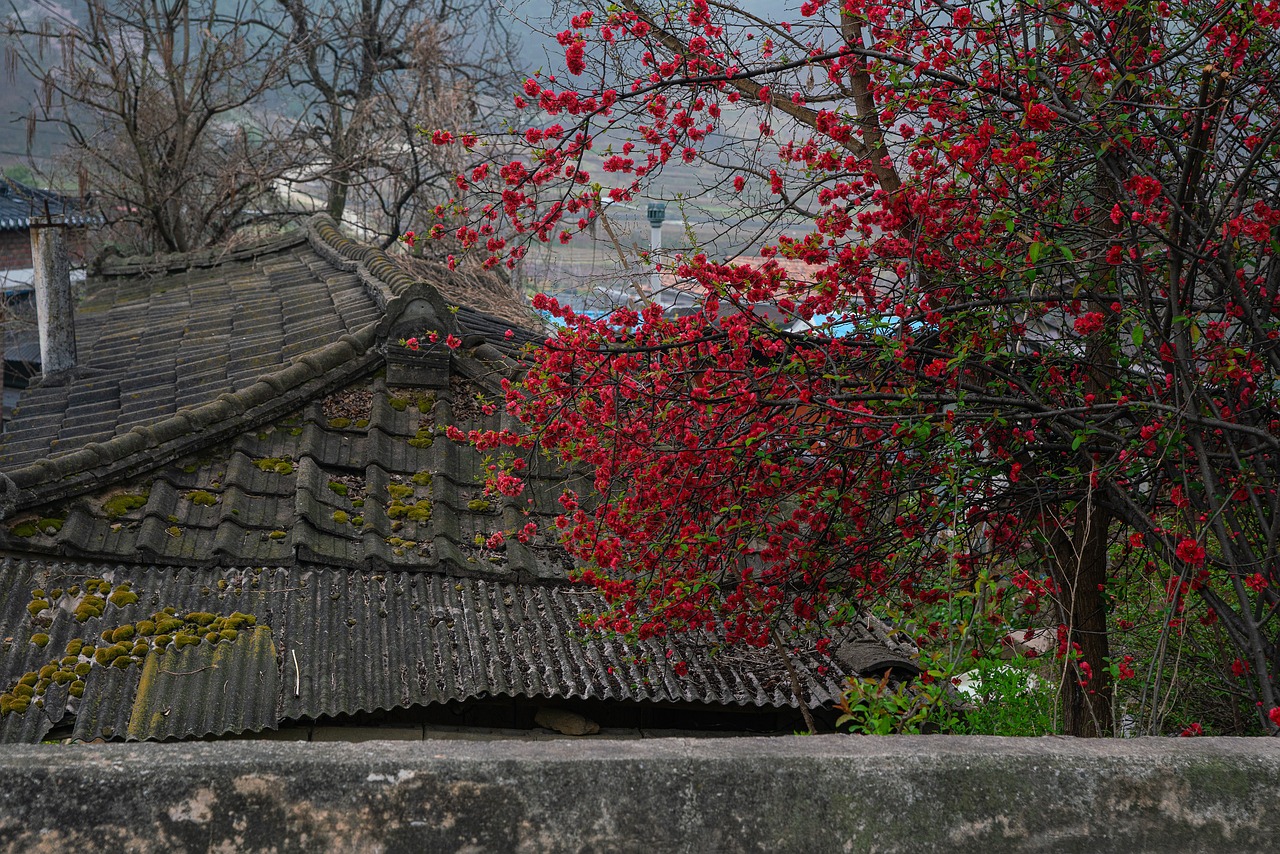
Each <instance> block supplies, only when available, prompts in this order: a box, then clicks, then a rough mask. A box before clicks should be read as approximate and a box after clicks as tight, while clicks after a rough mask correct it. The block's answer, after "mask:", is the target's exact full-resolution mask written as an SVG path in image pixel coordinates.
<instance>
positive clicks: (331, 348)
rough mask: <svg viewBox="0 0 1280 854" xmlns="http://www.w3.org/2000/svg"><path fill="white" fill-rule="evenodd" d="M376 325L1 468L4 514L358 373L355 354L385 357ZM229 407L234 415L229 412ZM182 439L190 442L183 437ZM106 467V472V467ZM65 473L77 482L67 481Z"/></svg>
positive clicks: (176, 451) (74, 490)
mask: <svg viewBox="0 0 1280 854" xmlns="http://www.w3.org/2000/svg"><path fill="white" fill-rule="evenodd" d="M379 325H380V323H379V322H378V321H375V322H373V323H370V324H368V325H366V326H365V327H363V328H362V329H360V330H358V331H357V332H356V333H354V334H348V335H343V336H342V337H341V338H340V339H338V340H337V341H334V342H332V343H330V344H326V345H325V346H324V347H321V348H318V349H317V350H313V351H311V352H310V353H307V354H304V355H303V356H300V357H299V358H298V359H297V360H295V361H294V362H293V363H292V364H290V365H288V366H287V367H285V368H283V369H281V370H277V371H274V372H272V373H269V374H266V375H264V376H263V377H261V378H260V379H259V380H258V381H257V382H255V383H251V384H250V385H249V386H247V387H246V388H245V389H242V390H241V391H239V392H234V393H228V394H224V395H221V396H219V397H218V398H216V399H215V400H212V401H210V402H208V403H205V404H202V405H200V406H197V407H192V408H190V409H184V410H181V411H179V412H178V413H177V414H175V415H173V416H170V417H169V418H166V419H164V420H163V421H160V422H158V423H156V424H152V425H150V426H138V427H134V428H133V430H132V431H130V432H129V433H125V434H123V435H120V436H115V437H113V438H111V439H108V440H106V441H105V442H99V443H95V444H96V445H97V447H95V448H92V449H90V448H88V447H86V448H81V449H79V450H77V451H73V452H71V453H69V454H66V455H64V456H59V457H55V458H45V459H42V460H38V461H36V462H34V463H31V464H30V465H27V466H23V467H21V468H17V469H14V470H12V471H9V472H0V496H13V499H12V500H8V501H0V519H5V518H8V517H9V516H10V515H12V514H13V512H14V511H15V510H18V509H25V508H27V507H32V506H38V505H41V504H45V503H48V502H49V501H56V500H59V499H63V498H67V497H70V496H72V495H76V494H79V492H81V491H83V489H82V487H83V488H91V487H94V486H100V485H102V481H103V480H105V479H109V478H112V477H113V475H115V474H120V473H124V472H127V471H128V470H129V469H130V468H131V460H130V458H131V457H135V456H138V455H140V454H146V453H147V452H149V451H154V450H157V449H159V448H160V447H161V446H164V445H172V444H173V443H175V442H177V443H178V446H176V447H172V448H169V449H167V450H166V451H165V453H164V454H163V455H162V456H163V457H164V458H165V459H160V458H158V457H157V456H154V455H153V456H152V457H151V458H150V459H148V460H146V461H133V464H134V465H136V464H137V462H145V463H146V464H147V467H154V466H155V465H162V464H164V462H167V461H169V460H172V459H177V458H178V457H180V456H182V455H183V454H186V453H190V452H191V451H194V450H196V448H198V447H200V446H201V445H202V444H203V437H201V436H200V435H199V434H202V433H204V432H205V430H206V428H207V427H208V426H210V425H211V424H214V423H217V421H218V420H221V421H223V422H224V423H230V422H233V421H234V422H236V432H239V431H242V430H247V429H253V427H255V426H258V424H260V423H264V422H265V421H269V420H271V419H272V418H276V417H279V415H280V414H282V412H279V411H278V410H282V408H283V409H288V408H291V407H293V406H296V405H298V404H300V403H302V402H303V401H300V400H293V397H294V395H291V394H289V392H292V391H296V390H297V389H299V388H301V387H302V386H304V385H306V384H307V383H308V382H310V381H312V380H318V379H321V378H323V377H325V376H326V375H328V374H330V373H333V374H339V375H345V374H347V373H350V374H351V375H352V376H351V378H354V377H355V376H356V375H358V374H359V373H360V372H361V370H362V369H363V368H365V367H369V365H364V364H356V362H357V360H358V361H359V362H364V361H367V360H366V359H364V358H363V357H366V356H374V355H377V357H378V359H379V360H380V358H381V356H380V355H378V354H376V352H374V347H375V345H376V344H377V341H378V328H379ZM308 357H310V358H308ZM303 359H307V361H306V362H304V361H303ZM344 367H351V370H350V371H344V370H342V369H343V368H344ZM317 368H319V369H320V370H317ZM273 381H274V382H273ZM264 384H265V385H267V387H268V388H269V389H271V392H270V394H263V393H262V390H260V389H258V388H257V387H258V386H260V385H264ZM277 389H278V390H277ZM228 410H230V411H231V413H233V414H231V415H230V416H228V415H227V413H228ZM236 410H239V414H236ZM254 410H259V411H258V412H254ZM240 422H243V423H240ZM183 439H187V440H188V441H185V442H184V441H181V440H183ZM219 440H220V439H219ZM140 442H141V444H140ZM103 458H110V460H111V462H109V463H105V464H104V463H103V462H102V459H103ZM103 468H106V469H107V471H102V470H101V469H103ZM68 479H74V480H72V482H71V483H67V482H66V481H67V480H68ZM15 490H16V492H15Z"/></svg>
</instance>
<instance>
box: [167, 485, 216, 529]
mask: <svg viewBox="0 0 1280 854" xmlns="http://www.w3.org/2000/svg"><path fill="white" fill-rule="evenodd" d="M187 500H188V501H190V502H191V503H192V504H195V505H197V506H199V507H212V506H213V505H215V504H217V503H218V496H216V495H214V494H213V493H212V492H206V491H205V490H203V489H193V490H191V491H190V492H188V493H187ZM172 521H174V522H176V521H178V520H177V519H174V520H172Z"/></svg>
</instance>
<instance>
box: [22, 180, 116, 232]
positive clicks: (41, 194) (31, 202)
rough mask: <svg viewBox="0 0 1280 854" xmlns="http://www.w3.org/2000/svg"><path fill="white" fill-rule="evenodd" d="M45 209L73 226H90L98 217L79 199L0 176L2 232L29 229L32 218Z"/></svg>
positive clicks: (42, 214) (41, 213) (40, 214)
mask: <svg viewBox="0 0 1280 854" xmlns="http://www.w3.org/2000/svg"><path fill="white" fill-rule="evenodd" d="M46 209H47V210H48V212H49V213H50V214H52V215H53V216H61V217H64V221H65V222H67V223H68V224H70V225H90V224H92V223H93V222H95V221H96V219H97V218H96V217H95V216H94V214H92V213H91V212H89V211H88V210H87V209H86V205H85V204H84V202H83V201H82V200H80V199H76V198H73V197H71V196H67V195H64V194H62V193H56V192H54V191H52V190H38V189H36V188H35V187H28V186H26V185H25V184H19V183H18V182H17V181H14V180H12V179H8V178H3V177H0V231H16V230H18V229H26V228H30V227H31V218H32V217H36V216H44V215H45V211H46Z"/></svg>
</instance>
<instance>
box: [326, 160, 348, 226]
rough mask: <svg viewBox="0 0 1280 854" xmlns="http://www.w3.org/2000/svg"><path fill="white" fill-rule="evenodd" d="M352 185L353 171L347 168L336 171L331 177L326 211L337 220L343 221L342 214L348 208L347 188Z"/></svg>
mask: <svg viewBox="0 0 1280 854" xmlns="http://www.w3.org/2000/svg"><path fill="white" fill-rule="evenodd" d="M350 186H351V173H350V172H348V171H347V170H346V169H340V170H338V171H337V172H334V173H333V175H332V176H330V178H329V194H328V195H329V198H328V200H327V203H326V210H325V213H327V214H329V216H331V217H333V219H334V221H335V222H342V215H343V213H345V212H346V210H347V188H348V187H350Z"/></svg>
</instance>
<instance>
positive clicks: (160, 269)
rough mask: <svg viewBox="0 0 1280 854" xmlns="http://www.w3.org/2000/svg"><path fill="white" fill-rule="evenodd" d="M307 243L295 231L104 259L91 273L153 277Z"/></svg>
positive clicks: (304, 237)
mask: <svg viewBox="0 0 1280 854" xmlns="http://www.w3.org/2000/svg"><path fill="white" fill-rule="evenodd" d="M306 240H307V235H306V232H303V231H300V230H297V229H294V230H291V231H286V232H283V233H282V234H276V235H272V236H270V237H265V238H262V239H260V240H254V241H252V242H249V243H246V244H244V245H242V246H238V247H228V246H215V247H212V248H209V249H195V250H192V251H190V252H168V253H161V254H156V255H126V256H123V257H114V258H104V259H102V262H101V264H100V265H99V266H98V269H96V270H94V274H95V275H98V276H102V277H104V278H114V277H120V276H137V275H147V274H151V275H155V274H160V273H172V272H177V271H180V270H188V269H192V268H201V267H216V266H218V265H219V264H226V263H229V262H233V261H251V260H253V259H254V258H258V257H260V256H262V255H271V254H273V253H275V252H281V251H283V250H285V249H291V248H293V247H294V246H297V245H299V244H301V243H305V242H306Z"/></svg>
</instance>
